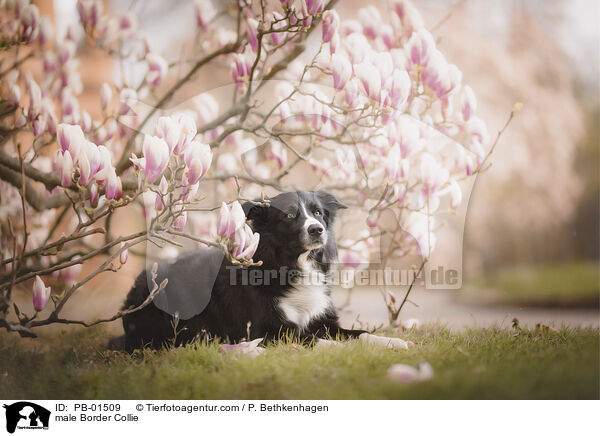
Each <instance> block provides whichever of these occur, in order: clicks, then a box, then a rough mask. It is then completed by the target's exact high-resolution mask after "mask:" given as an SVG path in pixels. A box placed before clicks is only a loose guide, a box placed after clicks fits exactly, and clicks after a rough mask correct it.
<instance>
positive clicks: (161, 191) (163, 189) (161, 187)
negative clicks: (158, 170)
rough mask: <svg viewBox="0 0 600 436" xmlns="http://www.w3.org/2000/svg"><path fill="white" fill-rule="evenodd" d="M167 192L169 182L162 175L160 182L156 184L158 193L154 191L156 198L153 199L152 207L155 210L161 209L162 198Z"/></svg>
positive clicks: (162, 205) (162, 204)
mask: <svg viewBox="0 0 600 436" xmlns="http://www.w3.org/2000/svg"><path fill="white" fill-rule="evenodd" d="M168 192H169V184H168V182H167V179H165V176H162V177H161V179H160V183H159V184H158V193H156V198H155V199H154V208H155V209H156V210H162V209H163V207H164V206H165V204H164V203H163V200H162V198H163V197H164V196H165V195H167V193H168Z"/></svg>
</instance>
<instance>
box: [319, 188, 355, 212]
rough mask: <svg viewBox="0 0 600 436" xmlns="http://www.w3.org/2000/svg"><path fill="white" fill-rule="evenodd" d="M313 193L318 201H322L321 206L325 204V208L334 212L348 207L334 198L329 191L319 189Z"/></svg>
mask: <svg viewBox="0 0 600 436" xmlns="http://www.w3.org/2000/svg"><path fill="white" fill-rule="evenodd" d="M315 195H316V196H317V198H318V199H319V201H320V202H321V203H323V206H325V207H326V208H327V209H329V210H330V211H332V212H336V211H338V210H339V209H347V208H348V206H346V205H345V204H342V203H340V202H339V201H338V199H337V198H335V197H334V196H333V195H332V194H330V193H329V192H326V191H321V190H319V191H315Z"/></svg>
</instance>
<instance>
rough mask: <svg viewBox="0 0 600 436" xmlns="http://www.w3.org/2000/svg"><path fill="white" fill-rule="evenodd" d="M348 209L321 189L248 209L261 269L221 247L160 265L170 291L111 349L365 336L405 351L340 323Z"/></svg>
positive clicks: (126, 321)
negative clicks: (342, 235) (338, 223)
mask: <svg viewBox="0 0 600 436" xmlns="http://www.w3.org/2000/svg"><path fill="white" fill-rule="evenodd" d="M344 208H346V206H344V205H342V204H341V203H340V202H339V201H337V199H336V198H335V197H334V196H333V195H331V194H329V193H327V192H324V191H315V192H307V191H297V192H288V193H283V194H280V195H278V196H276V197H273V198H271V199H270V206H269V207H264V206H261V205H256V204H253V203H246V204H244V205H243V209H244V212H245V213H246V217H247V222H248V224H249V225H250V226H251V228H252V229H253V230H254V231H255V232H258V233H259V234H260V242H259V245H258V248H257V251H256V253H255V255H254V256H253V260H254V261H255V262H258V261H261V262H262V265H260V266H252V267H239V266H233V265H232V264H231V263H230V262H229V261H228V260H227V259H226V258H225V257H224V256H223V255H222V253H221V252H220V251H219V250H217V249H204V250H198V251H194V252H192V253H189V254H187V255H185V256H183V257H180V258H178V259H177V260H176V261H174V262H171V263H168V262H163V263H160V264H159V267H158V280H157V283H160V282H161V281H162V280H163V279H164V278H165V277H166V278H168V285H167V287H166V289H165V290H164V291H162V292H160V293H159V294H158V295H157V296H156V297H155V299H154V304H149V305H148V306H146V307H144V308H143V309H141V310H139V311H137V312H133V313H130V314H129V315H126V316H125V317H124V318H123V328H124V330H125V335H124V336H121V337H119V338H115V339H113V340H112V341H111V344H110V346H111V347H112V348H122V349H125V350H127V351H130V352H131V351H132V350H134V349H136V348H140V347H144V346H150V347H153V348H159V347H161V346H162V345H164V344H165V343H173V342H174V343H175V344H176V345H177V344H182V343H188V342H191V341H193V340H194V339H196V338H199V337H200V338H209V339H210V338H220V339H221V340H223V341H230V342H238V341H241V340H242V339H246V340H251V339H256V338H265V340H266V341H272V340H276V339H278V338H282V337H284V336H286V335H290V334H291V335H293V337H295V338H296V339H297V340H300V341H310V340H312V339H313V338H338V339H348V338H355V337H360V338H361V340H364V341H366V342H369V343H374V344H381V345H384V346H387V347H393V348H396V347H398V348H406V347H407V343H406V342H404V341H402V340H401V339H397V338H383V337H379V336H375V335H371V334H369V333H367V332H366V331H364V330H347V329H344V328H342V327H340V325H339V322H338V316H337V313H336V311H335V308H334V306H333V303H332V300H331V297H330V287H329V283H328V282H329V274H330V268H331V266H332V262H334V261H335V259H336V256H337V247H336V244H335V237H334V232H333V223H334V220H335V217H336V214H337V212H338V211H339V210H340V209H344ZM149 274H150V272H149V271H148V270H146V271H144V272H142V273H141V274H140V275H139V276H138V278H137V279H136V281H135V284H134V286H133V288H132V289H131V291H130V292H129V294H128V296H127V299H126V302H125V304H124V308H125V309H127V308H131V307H137V306H139V305H140V304H142V303H143V302H144V300H145V299H146V298H147V297H148V294H149V286H148V282H149ZM174 315H175V316H176V317H177V319H178V323H177V325H175V324H174V322H173V320H174Z"/></svg>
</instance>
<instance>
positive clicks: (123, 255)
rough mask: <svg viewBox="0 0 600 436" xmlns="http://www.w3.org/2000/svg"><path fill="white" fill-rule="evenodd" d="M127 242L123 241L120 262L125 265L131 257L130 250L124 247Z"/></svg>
mask: <svg viewBox="0 0 600 436" xmlns="http://www.w3.org/2000/svg"><path fill="white" fill-rule="evenodd" d="M125 245H126V244H125V242H121V250H122V251H121V254H120V255H119V262H121V265H125V264H126V263H127V259H128V258H129V250H128V249H125V250H123V247H124V246H125Z"/></svg>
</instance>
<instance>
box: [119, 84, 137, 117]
mask: <svg viewBox="0 0 600 436" xmlns="http://www.w3.org/2000/svg"><path fill="white" fill-rule="evenodd" d="M119 99H120V100H121V108H120V110H119V113H120V114H121V115H127V114H132V113H133V108H134V107H135V104H136V103H137V99H138V97H137V92H136V90H135V89H131V88H123V89H122V90H121V93H120V95H119Z"/></svg>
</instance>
